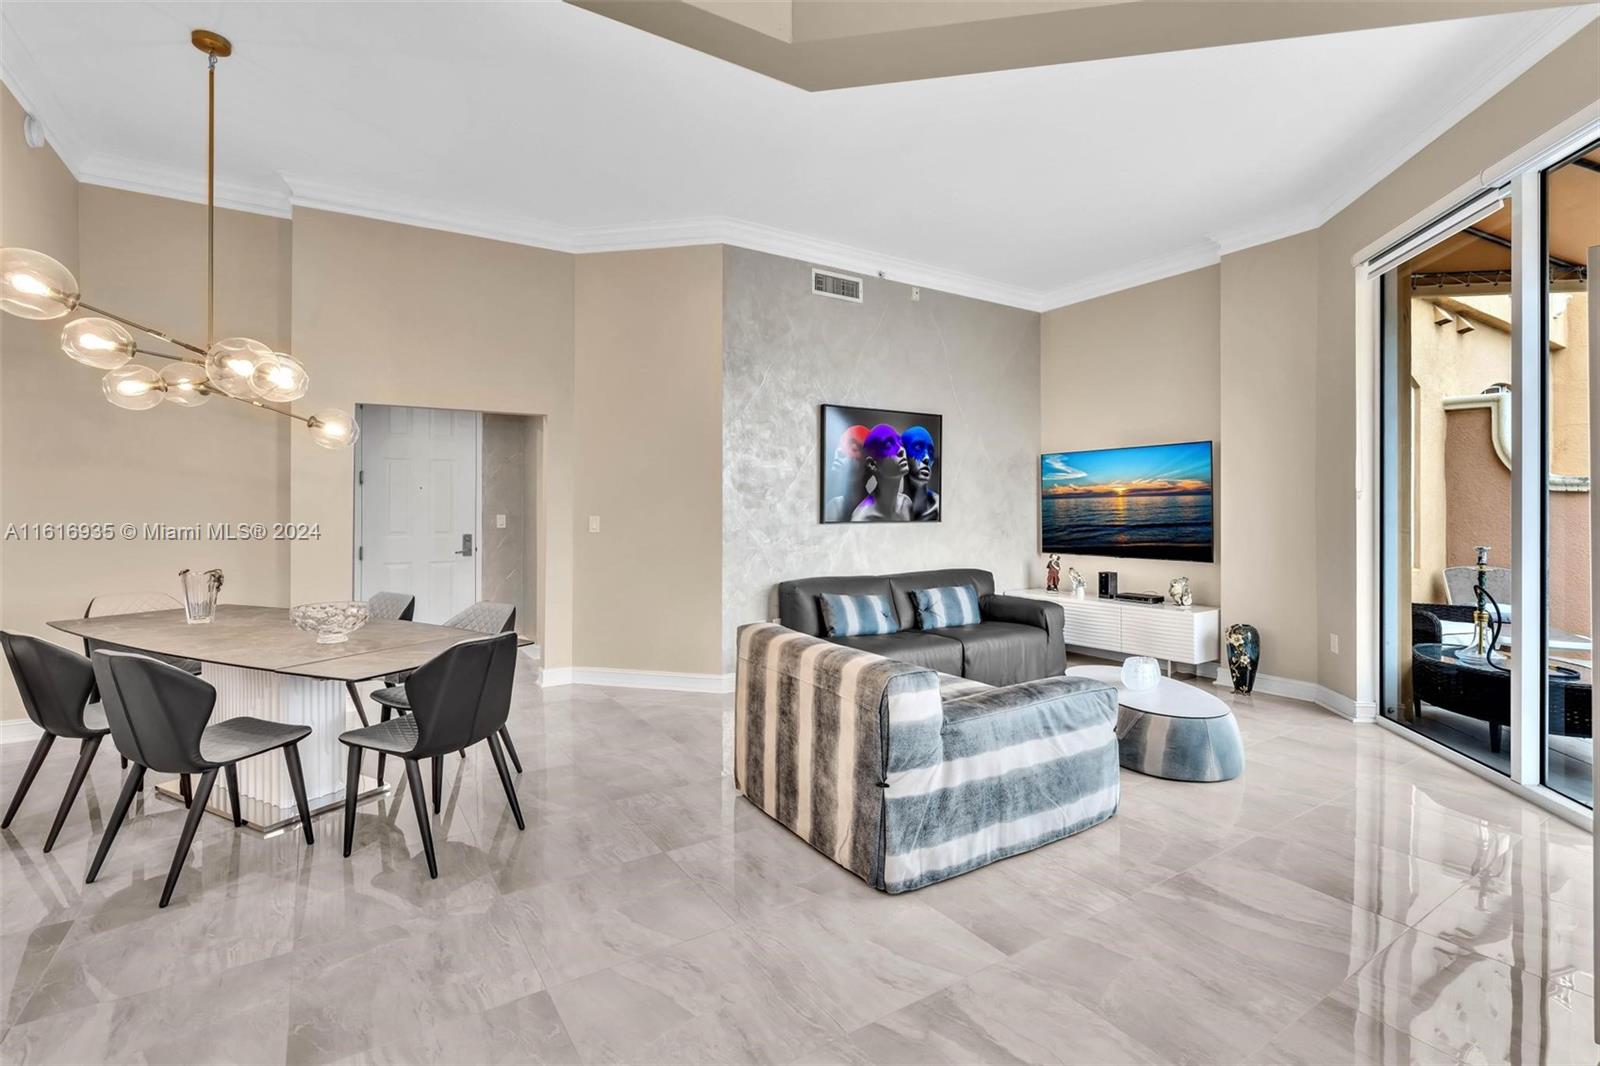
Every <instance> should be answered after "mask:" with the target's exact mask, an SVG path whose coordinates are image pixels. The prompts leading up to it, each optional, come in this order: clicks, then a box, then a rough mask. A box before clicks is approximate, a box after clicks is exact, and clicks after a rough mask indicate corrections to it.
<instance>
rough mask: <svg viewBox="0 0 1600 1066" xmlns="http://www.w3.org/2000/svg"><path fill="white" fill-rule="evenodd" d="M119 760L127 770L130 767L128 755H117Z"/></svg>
mask: <svg viewBox="0 0 1600 1066" xmlns="http://www.w3.org/2000/svg"><path fill="white" fill-rule="evenodd" d="M117 762H118V763H119V764H120V765H121V766H122V768H123V769H124V770H126V769H127V768H128V757H127V756H126V755H118V756H117Z"/></svg>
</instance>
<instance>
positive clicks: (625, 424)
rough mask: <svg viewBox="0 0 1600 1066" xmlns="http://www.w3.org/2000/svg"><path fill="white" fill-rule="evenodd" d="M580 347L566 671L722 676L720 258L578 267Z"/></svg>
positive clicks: (609, 260) (706, 252) (617, 255)
mask: <svg viewBox="0 0 1600 1066" xmlns="http://www.w3.org/2000/svg"><path fill="white" fill-rule="evenodd" d="M576 338H577V377H576V388H577V393H576V395H577V425H578V426H580V427H582V430H581V432H582V440H581V443H580V446H579V447H578V449H577V454H576V456H575V459H576V465H577V476H576V480H575V505H574V509H573V519H574V526H573V533H572V536H573V538H574V554H573V564H574V570H575V583H576V586H577V590H578V596H579V604H580V606H579V609H578V611H577V618H576V623H575V630H574V634H573V637H574V661H575V663H576V664H577V665H579V666H592V667H603V668H614V669H624V670H646V671H662V672H669V673H695V674H716V673H721V672H722V666H721V655H722V652H721V649H722V634H721V627H722V608H721V583H722V560H723V555H722V542H721V518H720V515H721V510H722V481H721V473H720V471H721V469H722V463H723V449H722V432H721V426H722V249H721V248H720V247H718V246H714V245H713V246H702V247H694V248H668V249H660V250H656V251H642V252H612V253H607V254H602V255H586V256H580V257H579V258H578V262H577V296H576ZM590 515H595V516H597V517H598V518H599V519H600V529H599V532H597V533H590V532H588V528H589V524H588V523H589V516H590Z"/></svg>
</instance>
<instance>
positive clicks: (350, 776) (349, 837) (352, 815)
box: [344, 744, 383, 859]
mask: <svg viewBox="0 0 1600 1066" xmlns="http://www.w3.org/2000/svg"><path fill="white" fill-rule="evenodd" d="M382 758H383V757H382V756H381V755H380V756H379V759H382ZM360 791H361V749H360V748H358V747H356V746H355V745H354V744H352V745H350V757H349V759H347V760H346V761H345V764H344V857H345V858H347V859H348V858H349V857H350V846H351V845H352V844H354V843H355V839H356V794H357V793H358V792H360Z"/></svg>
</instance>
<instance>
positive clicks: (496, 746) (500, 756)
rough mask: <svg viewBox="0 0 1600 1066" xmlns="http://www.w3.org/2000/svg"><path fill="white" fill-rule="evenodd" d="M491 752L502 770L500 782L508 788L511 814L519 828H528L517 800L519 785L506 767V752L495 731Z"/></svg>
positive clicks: (490, 736) (491, 742)
mask: <svg viewBox="0 0 1600 1066" xmlns="http://www.w3.org/2000/svg"><path fill="white" fill-rule="evenodd" d="M489 754H490V755H493V756H494V768H495V769H496V770H498V771H499V772H500V784H501V785H502V786H504V788H505V790H506V802H507V803H509V804H511V815H512V817H514V818H516V820H517V828H518V829H519V830H521V829H526V828H527V826H526V825H525V824H524V823H523V821H522V804H520V803H518V802H517V786H516V784H515V783H513V782H512V780H511V771H510V769H508V768H507V767H506V756H505V753H504V752H502V751H501V750H500V738H499V737H497V736H495V735H494V734H493V733H490V734H489Z"/></svg>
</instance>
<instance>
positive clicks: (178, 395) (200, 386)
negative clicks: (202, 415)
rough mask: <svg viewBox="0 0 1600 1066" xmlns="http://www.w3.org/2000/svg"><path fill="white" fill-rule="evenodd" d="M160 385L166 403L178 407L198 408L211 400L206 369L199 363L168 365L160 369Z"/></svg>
mask: <svg viewBox="0 0 1600 1066" xmlns="http://www.w3.org/2000/svg"><path fill="white" fill-rule="evenodd" d="M161 384H162V387H163V388H164V389H165V390H166V399H167V402H168V403H175V404H177V405H178V406H179V407H199V406H200V405H201V404H203V403H205V402H206V401H207V400H209V399H211V385H210V383H209V382H208V381H207V380H206V368H205V367H203V366H201V365H200V364H199V363H168V364H167V365H166V366H164V367H162V368H161Z"/></svg>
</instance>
